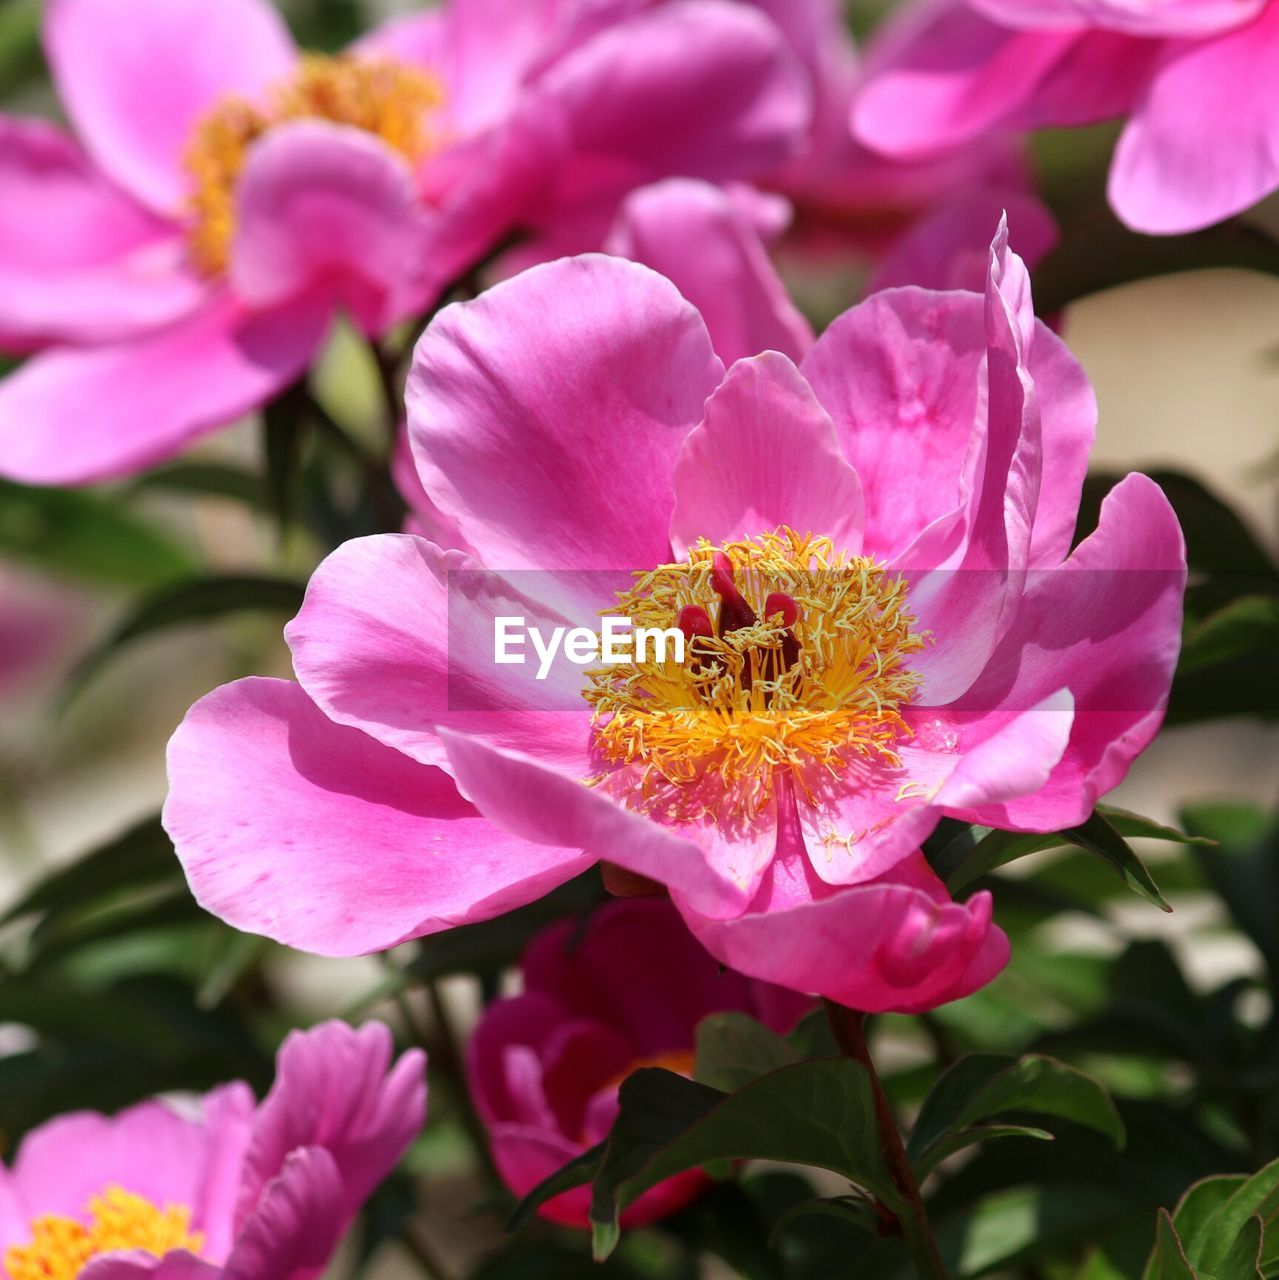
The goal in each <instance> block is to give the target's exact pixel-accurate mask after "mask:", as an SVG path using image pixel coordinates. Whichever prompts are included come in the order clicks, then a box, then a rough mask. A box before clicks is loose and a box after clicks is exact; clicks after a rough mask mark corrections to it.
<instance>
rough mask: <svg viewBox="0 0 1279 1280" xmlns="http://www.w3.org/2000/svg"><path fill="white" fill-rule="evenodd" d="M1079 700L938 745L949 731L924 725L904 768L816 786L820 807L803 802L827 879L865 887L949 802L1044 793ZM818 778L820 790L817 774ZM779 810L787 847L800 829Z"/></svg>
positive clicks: (1045, 702)
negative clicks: (794, 829) (822, 787)
mask: <svg viewBox="0 0 1279 1280" xmlns="http://www.w3.org/2000/svg"><path fill="white" fill-rule="evenodd" d="M1071 706H1072V703H1071V697H1070V694H1069V693H1068V692H1065V691H1061V690H1056V691H1050V692H1049V693H1048V694H1041V695H1040V696H1039V698H1037V699H1035V700H1034V701H1033V703H1032V704H1027V703H1022V704H1020V705H1018V706H1016V707H1014V708H1010V709H1009V712H1008V714H1006V715H1002V716H992V717H988V718H985V719H983V720H982V721H981V722H980V723H978V724H977V725H975V726H973V727H969V728H961V729H957V730H955V731H954V732H953V735H952V736H951V738H950V739H949V740H946V739H942V740H940V741H938V742H936V743H934V742H933V741H932V738H933V736H937V737H939V738H940V735H931V734H929V733H928V732H927V731H926V730H925V729H924V726H923V724H921V731H920V732H919V734H918V738H917V741H916V742H914V743H907V744H904V745H901V746H899V748H898V751H899V754H900V756H901V761H902V764H901V767H900V768H899V769H888V768H887V767H884V766H880V767H875V766H870V765H867V766H860V765H858V764H857V763H856V762H854V763H852V764H850V766H849V767H848V769H847V771H846V772H845V773H844V774H843V775H841V777H840V778H838V779H836V780H835V781H834V782H833V783H827V785H826V789H825V791H824V792H823V791H817V795H818V796H819V802H818V803H817V804H816V805H811V804H808V803H802V802H801V803H800V804H799V805H798V808H797V814H796V815H795V816H797V818H798V823H799V828H798V830H799V831H802V835H803V840H804V843H805V844H806V845H807V848H808V850H809V856H810V858H811V860H812V865H813V869H814V871H816V873H817V875H818V876H820V877H821V879H822V880H824V881H826V883H827V884H838V885H847V884H863V883H865V882H867V881H870V880H874V879H876V878H878V877H879V876H882V875H884V874H886V873H887V872H889V871H891V870H892V868H893V867H895V866H897V864H898V863H900V862H901V861H902V859H903V858H906V857H908V856H909V855H910V854H911V853H912V852H913V851H914V850H915V849H917V848H918V847H919V845H920V843H921V842H922V841H923V840H924V839H925V838H926V837H927V836H928V835H929V834H930V833H931V832H932V830H933V828H934V827H935V826H936V825H937V822H938V819H939V818H940V817H941V810H942V809H943V808H952V809H953V808H958V807H966V806H971V805H974V804H980V803H983V802H985V803H1000V802H1003V801H1005V800H1010V799H1013V798H1016V797H1021V796H1026V795H1030V794H1032V793H1033V792H1036V791H1038V790H1039V789H1040V788H1041V787H1042V786H1043V785H1044V783H1045V782H1046V781H1047V780H1048V778H1049V776H1050V775H1051V774H1052V771H1053V769H1054V767H1055V766H1056V765H1057V764H1058V762H1059V761H1060V760H1061V758H1062V754H1063V752H1064V751H1065V750H1066V745H1067V742H1068V740H1069V738H1070V732H1071V723H1072V714H1071ZM925 714H926V713H925ZM911 719H912V722H913V723H919V721H918V720H917V719H916V718H915V716H912V717H911ZM813 783H814V786H815V787H816V786H820V782H819V780H818V779H816V778H814V779H813ZM978 797H981V799H978ZM780 812H781V819H780V821H779V826H778V830H779V836H778V839H779V848H782V849H784V848H785V847H786V846H787V844H788V843H790V844H795V843H796V842H797V839H798V835H797V833H795V832H792V831H791V830H790V829H789V827H788V819H789V817H790V815H789V814H788V812H787V809H786V806H785V803H783V804H782V806H781V810H780Z"/></svg>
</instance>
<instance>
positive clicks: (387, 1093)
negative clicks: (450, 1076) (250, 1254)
mask: <svg viewBox="0 0 1279 1280" xmlns="http://www.w3.org/2000/svg"><path fill="white" fill-rule="evenodd" d="M393 1053H394V1044H393V1042H392V1039H391V1033H390V1031H389V1030H388V1029H387V1028H386V1027H385V1026H384V1025H383V1024H382V1023H380V1022H367V1023H365V1024H364V1026H362V1027H361V1028H360V1029H359V1030H358V1031H357V1030H355V1029H353V1028H351V1027H349V1026H347V1025H346V1023H344V1022H325V1023H322V1024H320V1025H319V1026H318V1027H314V1028H312V1029H311V1030H310V1031H305V1032H303V1031H294V1032H292V1033H291V1034H290V1035H289V1036H288V1037H287V1038H286V1039H285V1041H284V1044H283V1046H282V1047H281V1049H280V1052H279V1055H278V1057H277V1060H276V1072H275V1083H274V1084H273V1085H272V1086H271V1092H270V1093H268V1094H267V1096H266V1098H265V1099H264V1100H263V1102H262V1105H261V1107H259V1109H258V1114H257V1120H256V1122H255V1124H254V1127H253V1140H252V1142H251V1143H250V1145H249V1150H248V1154H247V1156H246V1157H245V1161H244V1179H243V1182H242V1184H241V1187H240V1200H239V1207H238V1210H237V1213H236V1221H237V1223H239V1224H240V1226H241V1227H243V1226H244V1224H245V1223H247V1222H248V1221H250V1220H251V1219H252V1217H253V1215H254V1214H255V1213H257V1212H258V1209H259V1203H260V1199H261V1197H262V1196H263V1195H264V1194H267V1193H268V1189H269V1186H270V1183H271V1182H272V1180H273V1179H275V1178H276V1177H278V1176H279V1175H280V1173H281V1172H282V1171H283V1170H284V1169H285V1168H286V1167H287V1164H288V1160H289V1156H290V1153H291V1152H294V1151H297V1150H299V1149H301V1148H308V1147H309V1148H318V1149H321V1150H323V1151H325V1152H327V1153H328V1154H329V1155H330V1156H331V1157H332V1159H333V1162H334V1164H335V1166H336V1169H337V1172H338V1175H339V1178H340V1186H341V1192H342V1199H341V1204H340V1206H339V1217H340V1219H341V1221H342V1223H343V1224H345V1223H347V1222H349V1221H350V1219H351V1218H352V1217H353V1216H354V1214H355V1212H356V1211H357V1210H358V1209H359V1207H360V1206H361V1205H362V1204H363V1203H364V1201H365V1200H366V1199H367V1198H368V1197H369V1196H370V1195H371V1194H372V1192H373V1190H374V1188H375V1187H376V1186H377V1185H378V1183H380V1182H381V1181H382V1180H383V1179H384V1178H385V1177H386V1176H387V1174H389V1173H390V1172H391V1170H392V1169H393V1168H394V1167H395V1165H396V1164H398V1163H399V1160H400V1157H401V1156H402V1155H403V1154H404V1153H405V1151H407V1150H408V1147H409V1144H410V1143H411V1142H412V1141H413V1139H414V1138H416V1137H417V1136H418V1134H419V1133H420V1132H421V1130H422V1126H423V1124H424V1123H425V1122H426V1056H425V1054H423V1053H422V1051H421V1050H420V1049H410V1050H409V1051H408V1052H407V1053H405V1054H404V1055H403V1056H402V1057H401V1058H400V1059H399V1060H398V1061H397V1062H396V1063H395V1064H394V1065H392V1062H391V1058H392V1054H393ZM341 1229H342V1228H341V1227H339V1230H341Z"/></svg>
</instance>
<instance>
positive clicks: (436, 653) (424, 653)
mask: <svg viewBox="0 0 1279 1280" xmlns="http://www.w3.org/2000/svg"><path fill="white" fill-rule="evenodd" d="M545 577H546V575H532V574H527V573H526V574H514V575H512V576H511V580H509V581H508V580H506V579H504V578H502V577H501V576H500V575H498V574H495V573H489V572H487V571H485V570H482V569H479V568H478V567H476V566H475V565H474V563H473V562H469V561H467V560H465V559H463V558H461V557H459V556H458V555H457V553H448V552H441V551H440V550H439V548H438V547H435V546H433V545H432V544H431V543H429V542H425V541H423V540H422V539H420V538H414V537H411V536H409V535H407V534H384V535H381V536H378V537H371V538H357V539H353V540H352V541H350V542H347V543H344V544H343V545H342V546H341V547H339V548H338V549H337V550H336V551H334V552H333V553H332V554H331V555H330V556H329V557H328V558H327V559H326V560H325V561H324V562H323V563H322V564H321V565H320V567H319V568H318V569H317V570H316V571H315V573H314V574H313V575H312V577H311V582H310V584H309V585H308V587H307V593H306V600H305V603H304V604H303V606H302V609H301V611H300V612H299V614H298V616H297V617H296V618H295V619H294V620H293V621H292V622H291V623H290V624H289V627H288V629H287V631H286V633H285V635H286V638H287V640H288V642H289V647H290V648H291V649H292V651H293V664H294V668H295V670H296V671H297V676H298V680H299V681H300V682H301V684H302V686H303V688H304V689H305V690H306V691H307V693H308V695H309V696H310V697H311V698H312V699H314V701H315V703H316V705H317V706H319V707H320V708H321V709H322V710H323V711H324V712H325V714H326V715H327V716H329V717H330V718H331V719H333V720H334V721H336V722H337V723H338V724H346V725H353V726H354V727H355V728H357V729H362V730H363V731H364V732H365V733H367V734H369V735H370V736H371V737H373V738H376V739H377V740H378V741H379V742H383V743H385V744H386V745H387V746H389V747H394V748H396V749H397V750H399V751H403V752H405V753H406V754H407V755H410V756H412V757H413V758H414V759H417V760H420V761H422V762H424V763H427V764H436V765H445V766H446V760H447V756H446V753H445V751H444V749H443V747H442V745H441V744H440V741H439V739H438V737H437V736H436V733H435V730H436V728H437V727H438V726H439V725H441V724H445V725H452V726H454V727H456V728H459V729H462V730H464V731H466V732H468V733H482V734H484V735H485V736H486V737H489V738H491V739H493V740H494V741H496V742H499V743H502V744H503V745H506V746H510V747H513V748H515V749H516V750H521V751H527V752H530V753H531V754H533V755H535V756H537V757H538V758H539V759H545V760H547V761H548V762H550V763H554V764H556V765H557V766H558V767H560V768H562V769H565V770H567V771H569V772H571V773H573V774H574V776H576V777H586V776H588V775H589V774H591V773H592V772H594V771H595V766H593V764H592V762H591V758H590V732H591V731H590V723H589V721H590V712H589V708H588V706H587V704H586V702H585V701H584V699H583V698H582V688H583V685H584V680H583V677H582V674H581V670H580V669H579V668H569V667H567V666H563V665H561V666H560V667H558V668H557V669H556V670H555V671H554V672H553V673H552V678H548V679H547V680H545V681H539V680H538V679H537V678H536V677H537V671H538V666H537V662H536V659H535V658H533V657H530V661H529V663H528V664H527V665H525V666H505V665H504V666H499V665H497V664H496V663H495V662H494V635H495V619H496V618H498V617H520V618H523V619H524V620H525V621H526V624H527V625H528V626H531V627H538V628H540V629H541V630H542V631H543V632H544V633H546V634H549V633H550V632H551V631H552V630H553V629H554V627H556V626H557V625H587V626H591V627H592V628H594V627H595V626H596V625H598V619H597V618H595V617H594V616H592V615H590V614H587V615H584V616H581V617H577V618H575V619H573V621H572V622H571V623H569V622H566V620H565V619H564V618H563V617H562V616H561V615H559V614H558V613H556V612H554V611H553V610H551V609H550V608H548V607H547V606H545V605H543V604H541V603H539V601H538V599H537V597H536V588H537V586H538V585H539V582H540V581H541V580H542V579H544V578H545Z"/></svg>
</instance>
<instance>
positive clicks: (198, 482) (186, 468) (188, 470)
mask: <svg viewBox="0 0 1279 1280" xmlns="http://www.w3.org/2000/svg"><path fill="white" fill-rule="evenodd" d="M151 489H158V490H160V491H162V492H169V493H181V494H193V495H196V496H199V497H211V498H230V499H232V500H233V501H235V502H240V503H243V504H244V505H245V506H246V507H252V508H254V509H255V510H261V509H262V508H264V507H265V506H266V486H265V485H264V484H263V483H262V478H261V476H256V475H254V474H253V473H252V472H251V471H245V470H242V469H241V468H240V467H230V466H226V465H225V464H223V463H217V462H175V463H173V464H172V465H171V466H168V467H161V468H160V469H158V470H156V471H150V472H148V473H147V474H146V475H144V476H139V477H138V479H137V480H135V481H134V482H133V490H134V492H143V491H147V490H151Z"/></svg>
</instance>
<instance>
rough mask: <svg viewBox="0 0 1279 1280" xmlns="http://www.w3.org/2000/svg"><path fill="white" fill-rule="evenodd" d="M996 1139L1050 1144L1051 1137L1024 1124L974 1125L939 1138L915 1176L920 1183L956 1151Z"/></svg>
mask: <svg viewBox="0 0 1279 1280" xmlns="http://www.w3.org/2000/svg"><path fill="white" fill-rule="evenodd" d="M998 1138H1035V1139H1037V1140H1038V1141H1040V1142H1051V1141H1052V1140H1053V1135H1052V1134H1051V1133H1049V1132H1048V1130H1047V1129H1035V1128H1032V1127H1030V1126H1029V1125H1024V1124H975V1125H969V1126H968V1127H967V1128H964V1129H957V1130H956V1131H955V1132H953V1133H948V1134H946V1135H945V1136H943V1137H941V1138H939V1139H938V1140H937V1141H936V1142H934V1143H933V1145H932V1146H931V1147H929V1148H928V1151H927V1153H926V1154H925V1155H924V1156H923V1157H922V1158H921V1159H920V1161H919V1163H918V1164H917V1165H916V1166H915V1174H916V1176H917V1177H918V1178H919V1179H920V1181H921V1182H922V1181H923V1179H925V1178H926V1177H928V1175H929V1174H930V1173H932V1172H933V1170H934V1169H936V1168H937V1166H938V1165H940V1164H942V1163H943V1162H944V1161H946V1160H949V1159H950V1157H951V1156H953V1155H954V1154H955V1153H956V1152H957V1151H963V1150H964V1149H965V1148H966V1147H973V1146H976V1145H977V1143H979V1142H993V1141H995V1140H996V1139H998Z"/></svg>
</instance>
